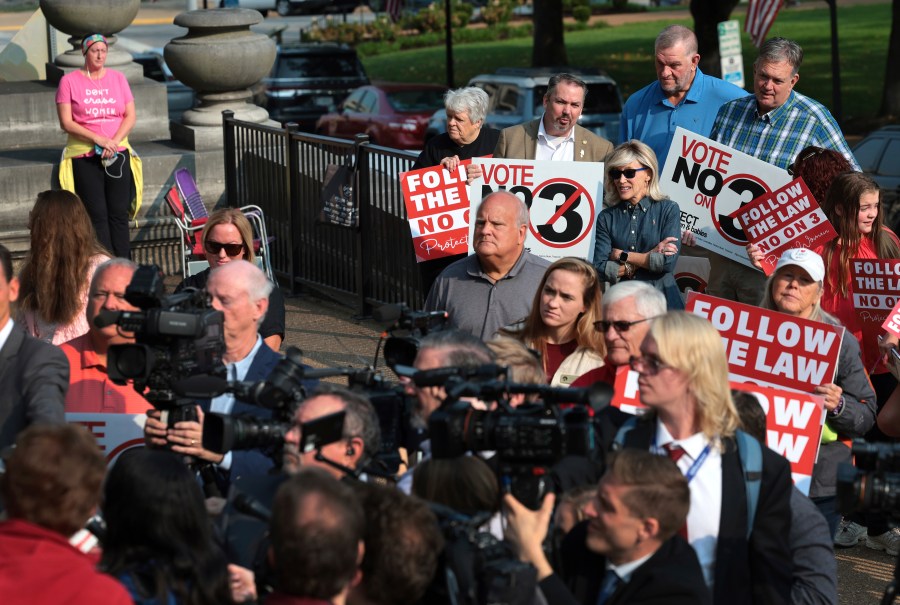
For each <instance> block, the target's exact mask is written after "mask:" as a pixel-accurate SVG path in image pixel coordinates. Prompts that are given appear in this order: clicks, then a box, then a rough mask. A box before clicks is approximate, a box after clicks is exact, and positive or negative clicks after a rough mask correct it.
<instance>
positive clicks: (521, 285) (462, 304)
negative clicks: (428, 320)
mask: <svg viewBox="0 0 900 605" xmlns="http://www.w3.org/2000/svg"><path fill="white" fill-rule="evenodd" d="M527 232H528V208H527V207H526V206H525V203H524V202H523V201H522V200H521V199H519V198H518V197H517V196H515V195H513V194H512V193H509V192H506V191H497V192H494V193H491V194H490V195H488V196H487V197H485V198H484V199H483V200H482V201H481V205H480V206H479V207H478V212H477V213H476V215H475V236H474V239H473V242H472V247H473V248H474V249H475V254H473V255H471V256H469V257H467V258H464V259H462V260H458V261H456V262H455V263H453V264H452V265H450V266H449V267H447V268H446V269H444V271H443V272H442V273H441V274H440V275H439V276H438V278H437V280H436V281H435V282H434V285H433V286H432V287H431V291H430V292H429V293H428V298H427V300H426V301H425V309H426V310H428V311H439V310H440V311H447V312H448V313H449V314H450V325H451V326H452V327H454V328H456V329H459V330H463V331H465V332H469V333H471V334H474V335H475V336H477V337H479V338H481V339H482V340H486V339H489V338H491V337H492V336H493V335H494V333H495V332H496V331H497V330H498V329H500V328H502V327H503V326H506V325H509V324H512V323H515V322H517V321H519V320H521V319H523V318H525V317H526V316H527V315H528V313H529V311H530V310H531V301H532V299H533V298H534V293H535V292H536V291H537V288H538V285H540V282H541V278H542V277H543V276H544V271H545V270H546V269H547V267H548V266H549V265H550V263H548V262H547V261H546V260H544V259H542V258H540V257H537V256H535V255H533V254H531V253H530V252H528V251H527V250H525V235H526V233H527Z"/></svg>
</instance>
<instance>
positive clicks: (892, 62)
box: [879, 0, 900, 116]
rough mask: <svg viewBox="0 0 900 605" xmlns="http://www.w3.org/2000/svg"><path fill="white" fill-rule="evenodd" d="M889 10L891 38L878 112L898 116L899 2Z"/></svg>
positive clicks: (899, 86) (899, 0) (899, 80)
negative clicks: (891, 15) (890, 14)
mask: <svg viewBox="0 0 900 605" xmlns="http://www.w3.org/2000/svg"><path fill="white" fill-rule="evenodd" d="M891 10H892V14H893V18H892V19H891V38H890V42H889V43H888V54H887V71H886V72H885V76H884V93H883V94H882V97H881V111H880V112H879V114H880V115H882V116H900V0H894V2H893V5H892V8H891Z"/></svg>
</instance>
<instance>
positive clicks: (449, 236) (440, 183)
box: [400, 160, 471, 263]
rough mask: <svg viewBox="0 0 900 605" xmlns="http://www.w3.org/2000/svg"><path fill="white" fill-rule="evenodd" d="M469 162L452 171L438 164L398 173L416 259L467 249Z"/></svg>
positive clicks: (421, 260)
mask: <svg viewBox="0 0 900 605" xmlns="http://www.w3.org/2000/svg"><path fill="white" fill-rule="evenodd" d="M469 163H471V161H470V160H465V161H464V162H460V164H459V167H458V168H457V169H456V171H455V172H452V173H451V172H449V171H448V170H446V169H444V168H443V167H441V166H432V167H429V168H422V169H420V170H411V171H409V172H404V173H401V174H400V186H401V188H402V189H403V199H404V201H405V202H406V215H407V217H408V218H409V229H410V231H411V232H412V238H413V249H414V251H415V253H416V262H418V263H421V262H423V261H426V260H433V259H436V258H442V257H445V256H453V255H455V254H464V253H465V252H467V251H468V249H469V192H468V185H467V184H466V165H467V164H469Z"/></svg>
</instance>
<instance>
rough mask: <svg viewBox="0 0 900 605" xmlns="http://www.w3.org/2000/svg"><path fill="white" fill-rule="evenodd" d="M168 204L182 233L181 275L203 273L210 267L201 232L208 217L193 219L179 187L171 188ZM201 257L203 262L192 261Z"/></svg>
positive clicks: (167, 197) (185, 276)
mask: <svg viewBox="0 0 900 605" xmlns="http://www.w3.org/2000/svg"><path fill="white" fill-rule="evenodd" d="M165 197H166V203H167V204H168V205H169V210H171V211H172V214H173V215H174V216H173V217H172V218H173V219H174V220H175V225H176V226H177V227H178V231H179V232H180V233H181V237H180V238H179V239H180V245H179V250H180V251H181V274H182V277H184V278H187V277H188V276H190V275H193V274H194V273H197V272H199V271H202V270H203V269H204V268H205V266H208V263H207V262H206V259H205V258H204V250H203V241H202V240H201V232H202V231H203V226H204V225H205V224H206V220H207V217H203V218H199V219H192V218H191V217H190V216H189V215H188V213H187V211H186V210H185V207H184V204H183V203H182V201H181V196H180V195H179V193H178V188H177V187H171V188H170V189H169V191H168V192H167V193H166V196H165ZM197 257H199V258H200V259H203V260H202V261H198V260H192V259H196V258H197Z"/></svg>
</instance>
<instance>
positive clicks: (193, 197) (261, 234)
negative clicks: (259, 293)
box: [175, 168, 275, 281]
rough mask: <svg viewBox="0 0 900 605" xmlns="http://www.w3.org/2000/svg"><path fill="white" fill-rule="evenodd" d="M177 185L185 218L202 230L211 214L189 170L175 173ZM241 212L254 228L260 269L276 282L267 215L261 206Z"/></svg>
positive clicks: (243, 209)
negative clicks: (195, 223)
mask: <svg viewBox="0 0 900 605" xmlns="http://www.w3.org/2000/svg"><path fill="white" fill-rule="evenodd" d="M175 185H176V187H177V188H178V193H179V195H180V197H181V200H182V201H183V202H184V204H183V207H184V216H185V217H186V219H188V220H189V221H190V222H197V223H198V224H200V225H201V228H202V225H203V224H205V223H206V220H207V219H208V218H209V213H208V212H207V211H206V206H204V205H203V198H202V197H201V196H200V191H199V190H198V189H197V184H196V183H195V182H194V177H193V175H191V173H190V171H189V170H188V169H187V168H179V169H178V170H176V171H175ZM239 210H240V211H241V212H242V213H243V214H244V216H245V217H247V220H249V221H250V224H251V226H252V227H253V230H254V238H253V252H254V253H255V254H256V255H257V257H258V258H259V265H260V268H261V269H262V270H263V271H265V273H266V276H267V277H268V278H269V279H270V280H272V281H274V280H275V277H274V272H273V271H272V259H271V256H270V254H269V244H270V243H271V242H272V241H273V240H274V238H270V237H269V234H268V231H267V230H266V221H265V215H264V214H263V211H262V208H260V207H259V206H254V205H248V206H242V207H241V208H239ZM188 220H185V223H186V224H187V223H188ZM200 221H202V222H200ZM202 248H203V246H202V242H201V246H200V253H201V254H202V253H203V250H202Z"/></svg>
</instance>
